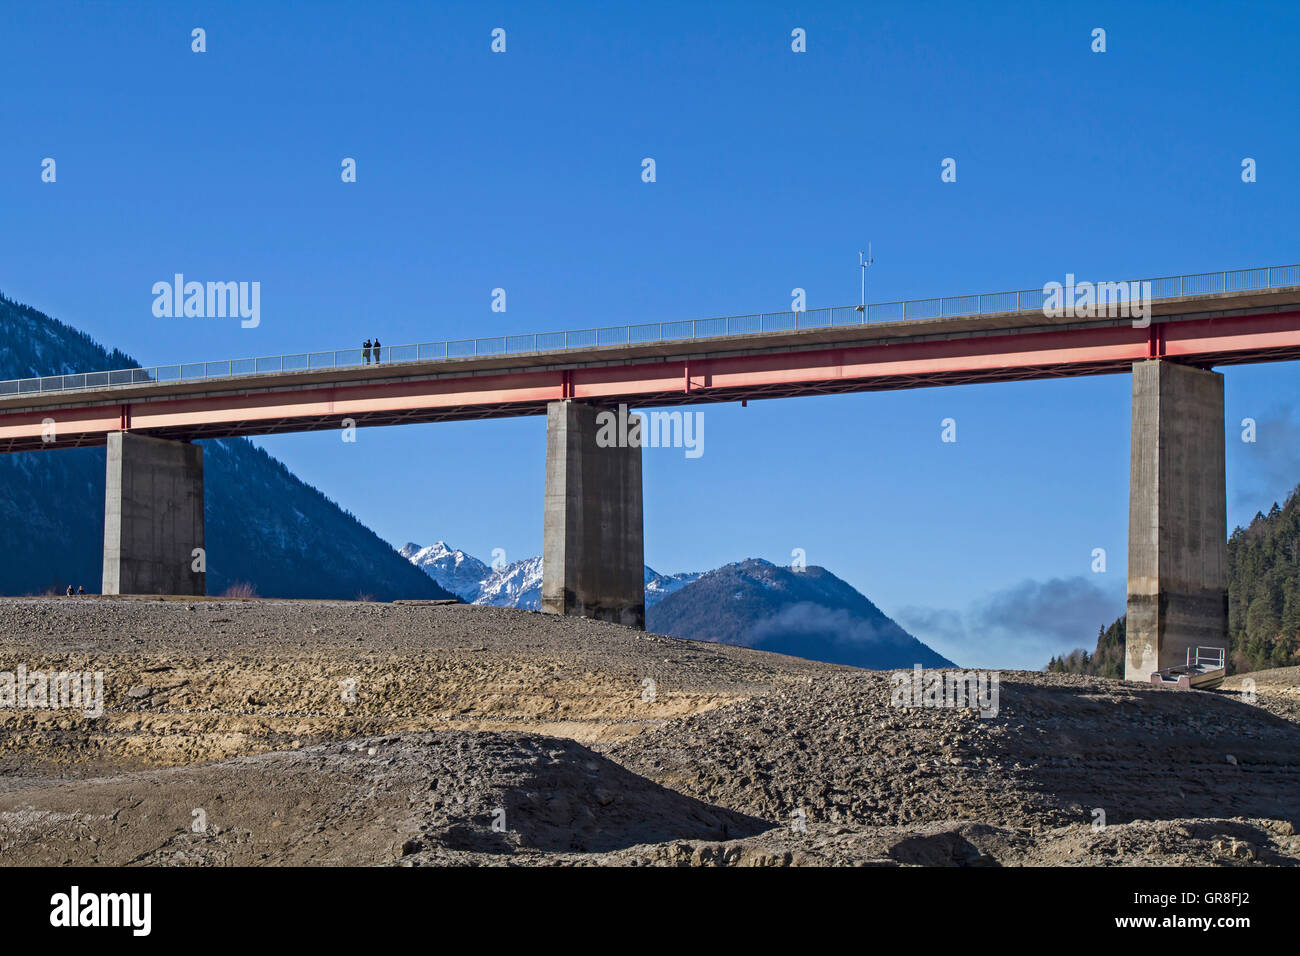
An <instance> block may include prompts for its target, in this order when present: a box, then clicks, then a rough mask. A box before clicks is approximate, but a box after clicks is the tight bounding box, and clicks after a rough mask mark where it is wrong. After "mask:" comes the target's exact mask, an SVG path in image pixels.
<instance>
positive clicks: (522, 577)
mask: <svg viewBox="0 0 1300 956" xmlns="http://www.w3.org/2000/svg"><path fill="white" fill-rule="evenodd" d="M400 551H401V554H402V557H404V558H406V559H407V560H408V561H410V562H411V563H412V564H414V565H415V566H416V567H418V568H421V569H422V570H423V571H424V572H425V574H427V575H429V577H431V578H433V579H434V580H435V581H437V582H438V583H439V584H441V585H442V586H443V587H444V588H446V589H447V590H448V591H451V592H452V593H453V594H455V595H457V596H458V597H460V598H461V599H462V600H465V601H468V602H469V603H471V604H491V605H493V606H495V607H516V608H523V609H525V610H530V611H537V610H541V607H542V559H541V557H540V556H538V557H533V558H525V559H524V560H522V561H515V562H514V563H512V564H507V565H505V566H504V567H501V568H497V569H495V570H494V569H493V568H490V567H488V566H487V565H486V564H484V563H483V562H482V561H480V560H479V559H478V558H476V557H474V556H473V555H470V554H466V553H465V552H464V551H460V550H458V549H456V548H453V547H451V546H450V545H448V544H447V542H445V541H435V542H434V543H433V544H431V545H429V546H428V547H427V548H425V547H421V546H420V545H418V544H415V543H414V542H409V541H408V542H407V543H406V544H405V545H403V546H402V547H401V548H400ZM702 573H703V572H687V573H683V574H660V573H659V572H658V571H656V570H655V569H654V568H651V567H646V569H645V604H646V607H647V608H650V607H653V606H654V605H656V604H658V603H659V602H660V601H661V600H663V599H664V598H665V597H667V596H668V595H670V594H672V593H673V592H674V591H679V590H681V589H682V588H684V587H685V586H686V585H688V584H690V583H691V582H692V581H694V580H695V579H697V578H698V577H700V575H701V574H702Z"/></svg>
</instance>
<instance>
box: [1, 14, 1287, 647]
mask: <svg viewBox="0 0 1300 956" xmlns="http://www.w3.org/2000/svg"><path fill="white" fill-rule="evenodd" d="M988 7H992V9H989V8H988ZM194 27H202V28H203V29H205V30H206V33H207V52H206V53H202V54H198V53H193V52H191V48H190V47H191V30H192V29H193V28H194ZM496 27H501V28H504V29H505V30H506V41H507V47H506V52H505V53H504V54H494V53H492V52H491V50H490V43H491V31H492V30H493V29H494V28H496ZM796 27H801V28H803V29H804V30H805V31H806V33H807V52H806V53H794V52H792V51H791V48H790V44H791V38H790V33H791V30H793V29H794V28H796ZM1096 27H1101V28H1104V29H1105V30H1106V40H1107V51H1106V52H1105V53H1101V54H1098V53H1093V52H1092V51H1091V49H1090V45H1091V42H1092V38H1091V33H1092V30H1093V29H1094V28H1096ZM0 32H2V33H3V35H4V36H5V37H6V39H7V41H8V42H7V43H6V56H5V57H4V58H3V59H2V60H0V115H2V116H3V124H4V130H5V134H6V135H5V145H4V147H3V148H0V210H2V211H3V221H4V228H3V229H0V290H3V291H4V292H5V293H6V294H8V295H10V296H12V297H14V298H16V299H18V300H20V301H24V302H28V303H30V304H32V305H34V306H36V307H38V308H40V309H42V310H43V311H46V312H48V313H50V314H52V315H54V316H56V317H58V318H61V319H63V320H65V321H67V322H70V323H71V324H73V325H75V326H77V327H79V328H82V329H85V330H86V331H88V332H90V333H91V334H92V335H94V336H95V337H96V338H98V339H99V340H100V341H102V342H104V343H105V344H108V345H112V346H117V347H119V348H122V349H123V350H125V351H127V352H129V353H131V354H132V355H134V356H135V357H136V358H138V359H139V360H140V361H141V362H143V363H145V364H157V363H170V362H178V361H191V360H195V359H204V358H207V359H217V358H230V357H241V356H250V355H270V354H277V353H281V352H289V351H301V350H306V349H313V350H314V349H325V348H347V347H353V346H355V345H356V344H358V343H359V341H360V340H361V339H362V338H364V337H366V336H368V335H376V334H377V335H379V336H380V338H382V339H383V341H384V342H385V343H387V344H398V343H403V342H420V341H433V340H440V339H446V338H463V337H469V336H476V335H497V334H506V333H515V332H532V331H546V330H552V329H565V328H583V327H589V326H593V325H611V324H619V323H625V322H626V323H637V322H651V321H660V320H672V319H680V318H694V317H705V316H711V315H727V314H738V313H749V312H755V311H776V310H783V309H788V308H789V307H790V296H791V290H792V289H793V288H795V287H800V288H804V289H806V290H807V296H808V305H809V307H811V308H817V307H820V306H826V305H843V304H851V303H853V302H855V301H856V300H857V297H858V283H859V271H858V268H857V263H858V251H859V249H860V248H862V247H863V245H864V244H865V243H866V241H867V240H868V239H870V240H871V241H872V242H873V243H874V250H875V256H876V263H875V265H874V266H873V267H872V270H871V272H870V274H869V277H868V281H869V291H868V297H869V298H870V299H872V300H873V301H885V300H890V299H897V298H912V297H925V296H932V295H950V294H962V293H968V292H980V291H995V290H1001V289H1015V288H1031V287H1037V286H1041V285H1042V284H1043V283H1044V282H1046V281H1049V280H1053V279H1055V280H1063V279H1064V276H1065V274H1066V273H1067V272H1073V273H1075V274H1076V275H1078V276H1080V277H1081V278H1092V279H1102V278H1132V277H1136V276H1138V275H1142V276H1152V275H1166V274H1177V273H1182V272H1198V271H1208V270H1219V269H1233V268H1242V267H1247V266H1257V265H1278V264H1284V263H1292V262H1296V261H1298V260H1300V243H1297V241H1296V238H1295V232H1296V228H1295V224H1296V222H1297V221H1300V202H1298V200H1297V183H1300V175H1298V174H1297V169H1296V163H1297V157H1298V156H1300V131H1298V130H1297V126H1296V124H1295V122H1294V118H1295V117H1296V116H1297V115H1300V102H1297V101H1298V100H1300V90H1298V87H1297V84H1296V83H1295V75H1296V74H1295V60H1294V51H1295V48H1296V45H1297V42H1298V41H1300V13H1298V12H1297V8H1296V7H1295V6H1294V5H1292V4H1282V3H1277V4H1238V5H1234V6H1232V7H1224V6H1221V5H1210V4H1197V3H1177V4H1174V3H1169V4H1154V3H1153V4H1145V3H1144V4H1140V5H1137V4H1132V3H1115V4H1108V3H1082V4H1052V5H1046V4H1040V3H1026V4H1006V5H983V4H980V5H973V4H956V3H953V4H940V3H934V4H921V3H916V4H912V3H909V4H891V5H878V4H864V3H860V2H855V3H820V4H807V3H789V4H776V3H772V4H767V3H743V4H742V3H737V4H717V5H709V6H708V7H707V8H705V7H704V6H703V5H699V4H692V3H677V4H674V3H653V4H650V3H646V4H637V5H632V4H627V5H624V4H596V3H592V4H580V3H551V4H538V3H520V4H505V3H438V4H423V3H421V4H416V3H411V4H386V3H382V2H375V3H369V4H364V5H358V4H355V3H348V4H344V3H312V4H297V5H288V4H276V3H258V4H252V3H247V4H244V3H221V4H215V3H214V4H201V3H197V4H196V3H156V4H114V5H107V4H103V5H101V4H63V3H42V4H39V5H24V6H21V7H19V6H17V5H12V4H10V5H5V7H4V9H3V12H0ZM45 157H52V158H54V159H55V160H56V162H57V181H56V182H55V183H52V184H51V183H42V182H41V178H40V172H41V161H42V159H43V158H45ZM344 157H353V158H355V159H356V162H357V182H356V183H347V184H345V183H343V182H342V181H341V178H340V163H341V161H342V159H343V158H344ZM644 157H653V158H654V159H655V161H656V166H657V181H656V182H654V183H644V182H642V180H641V161H642V159H643V158H644ZM946 157H952V158H954V159H956V161H957V181H956V182H955V183H943V182H941V181H940V164H941V162H942V160H943V159H944V158H946ZM1245 157H1251V158H1254V159H1255V160H1256V161H1257V164H1258V181H1257V182H1255V183H1250V184H1246V183H1243V182H1242V181H1241V176H1240V172H1241V161H1242V159H1243V158H1245ZM176 272H183V273H185V274H186V276H187V277H190V278H194V279H200V280H208V279H212V280H248V281H259V282H261V285H262V322H261V324H260V326H259V327H257V328H256V329H243V328H241V327H240V325H239V323H238V321H233V320H219V319H159V318H155V317H154V316H153V314H152V311H151V306H152V301H153V297H152V294H151V292H150V290H151V287H152V285H153V283H155V282H157V281H160V280H169V279H170V278H171V276H172V275H173V274H174V273H176ZM498 287H500V288H504V289H506V292H507V311H506V312H505V313H499V312H493V311H492V310H491V307H490V306H491V292H492V290H493V289H494V288H498ZM1296 373H1297V368H1296V366H1295V365H1294V364H1280V365H1275V366H1257V367H1245V368H1230V369H1227V370H1226V377H1227V418H1228V422H1229V425H1230V427H1229V438H1230V439H1231V440H1230V441H1229V443H1228V498H1229V502H1228V504H1229V520H1230V524H1235V523H1238V522H1243V521H1247V520H1249V518H1250V517H1251V516H1252V515H1253V514H1254V512H1255V511H1256V510H1257V509H1260V508H1265V509H1266V508H1267V507H1268V505H1269V504H1270V503H1271V502H1272V501H1273V500H1275V499H1277V498H1279V497H1281V496H1283V495H1284V494H1285V493H1286V491H1287V490H1288V489H1289V488H1290V487H1291V486H1293V485H1294V484H1295V483H1296V482H1297V481H1300V453H1298V452H1297V447H1298V443H1297V441H1296V439H1297V437H1298V436H1300V424H1298V423H1300V412H1297V411H1296V407H1295V406H1296V398H1297V388H1296ZM703 410H704V413H705V421H706V445H705V454H704V455H703V457H701V458H699V459H694V460H687V459H686V458H685V457H684V455H683V454H682V452H681V450H680V449H678V450H671V449H658V450H647V451H646V453H645V454H646V457H645V508H646V557H647V561H648V562H649V563H650V564H651V565H652V566H654V567H656V568H658V569H660V570H664V571H675V570H691V569H701V568H709V567H714V566H717V565H719V564H722V563H725V562H728V561H733V560H738V559H741V558H744V557H747V556H760V557H765V558H768V559H769V560H772V561H776V562H779V563H789V561H790V553H791V551H792V549H794V548H803V549H804V550H805V552H806V553H807V558H808V561H809V563H811V564H819V565H823V566H825V567H827V568H829V569H830V570H832V571H833V572H835V573H836V574H838V575H840V576H841V577H843V578H845V579H846V580H847V581H849V582H850V583H851V584H853V585H854V586H856V587H857V588H859V589H860V590H862V591H863V592H864V593H866V594H867V595H868V596H869V597H870V598H872V599H873V600H874V601H875V602H876V603H878V604H879V605H880V606H881V607H882V608H883V609H884V610H885V611H886V612H887V613H890V614H891V615H895V616H897V617H898V618H899V620H900V622H902V623H903V624H904V625H905V626H908V627H909V628H910V629H912V630H913V631H914V633H916V634H917V636H919V637H921V638H922V639H925V640H927V641H929V642H930V643H931V644H933V646H935V648H936V649H938V650H939V651H941V652H942V653H944V654H947V655H948V656H950V657H952V658H953V659H955V660H957V661H959V662H960V663H963V664H967V665H978V666H1032V667H1036V666H1041V664H1042V663H1043V662H1044V661H1045V660H1046V658H1047V657H1048V656H1050V655H1051V654H1053V653H1059V652H1062V651H1065V650H1068V649H1070V648H1071V647H1074V646H1079V645H1086V646H1089V647H1090V646H1091V644H1092V641H1093V640H1094V638H1095V635H1096V630H1097V627H1098V626H1099V625H1101V624H1103V623H1108V622H1109V621H1110V620H1111V619H1113V618H1114V617H1115V616H1116V615H1117V614H1118V613H1120V612H1121V610H1122V605H1123V590H1124V573H1125V568H1124V565H1125V548H1126V537H1127V476H1128V472H1127V459H1128V441H1129V433H1128V420H1129V418H1128V416H1129V379H1128V377H1127V376H1109V377H1100V378H1092V379H1074V380H1068V381H1056V382H1042V383H1028V384H1004V385H990V386H979V387H967V388H956V389H926V390H918V391H911V392H901V393H884V394H874V395H855V396H839V397H828V398H809V399H795V400H783V401H768V402H754V403H750V404H749V406H748V407H747V408H740V407H739V406H736V405H719V406H707V407H705V408H704V409H703ZM1246 416H1251V417H1255V418H1256V419H1258V420H1259V422H1260V431H1259V440H1258V442H1257V443H1256V444H1255V445H1246V444H1243V443H1242V442H1240V441H1239V440H1236V437H1235V436H1236V435H1237V433H1238V432H1239V429H1237V428H1235V427H1234V423H1236V422H1238V421H1240V420H1241V418H1243V417H1246ZM945 417H952V418H955V419H956V420H957V423H958V441H957V442H956V443H955V444H943V443H941V442H940V440H939V438H940V425H939V423H940V421H941V420H942V419H943V418H945ZM544 437H545V424H544V421H543V420H542V419H522V420H512V421H498V422H483V423H461V424H448V425H427V426H408V427H405V428H401V429H383V430H366V431H363V432H361V433H360V436H359V440H358V442H357V443H356V444H344V443H342V442H341V441H340V440H339V436H338V435H335V434H310V435H297V436H282V437H275V438H269V439H265V440H261V444H263V445H264V446H265V447H266V448H267V449H268V450H269V451H271V452H272V453H273V454H275V455H277V456H279V457H280V458H282V459H283V460H284V461H285V462H286V463H287V464H288V465H289V466H290V467H291V468H293V469H294V470H295V471H296V472H297V473H298V474H299V475H301V476H302V477H303V478H304V479H306V480H307V481H309V482H311V483H313V484H315V485H317V486H318V487H320V488H321V489H322V490H323V491H325V492H326V493H327V494H329V495H330V496H331V497H332V498H334V499H335V500H336V501H338V502H339V503H340V504H342V505H343V506H344V507H346V508H348V509H349V510H351V511H352V512H354V513H355V514H357V515H358V516H359V517H360V518H361V519H362V520H363V521H365V522H366V523H368V524H369V525H370V526H371V527H373V528H374V529H375V530H376V531H377V532H378V533H379V534H380V535H382V536H383V537H385V538H386V539H388V540H390V541H392V542H394V543H395V544H398V545H400V544H402V543H403V542H405V541H407V540H414V541H417V542H420V543H425V544H427V543H430V542H432V541H433V540H435V539H438V538H442V539H445V540H447V541H449V542H451V543H452V544H454V545H455V546H458V547H461V548H464V549H465V550H467V551H470V552H471V553H474V554H476V555H478V556H480V557H483V558H485V559H487V558H489V557H490V555H491V552H492V549H493V548H498V547H499V548H503V549H505V552H506V555H507V557H508V558H509V559H512V560H513V559H515V558H520V557H526V556H529V555H532V554H536V553H538V551H539V550H540V546H541V535H542V510H541V502H542V480H543V450H544ZM1097 547H1102V548H1105V549H1106V550H1107V571H1106V573H1105V574H1093V573H1092V572H1091V570H1090V565H1091V562H1092V551H1093V549H1094V548H1097Z"/></svg>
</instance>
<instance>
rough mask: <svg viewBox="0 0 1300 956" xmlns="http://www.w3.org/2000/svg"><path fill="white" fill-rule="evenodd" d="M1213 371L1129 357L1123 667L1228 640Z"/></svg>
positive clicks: (1142, 673)
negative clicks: (1129, 440)
mask: <svg viewBox="0 0 1300 956" xmlns="http://www.w3.org/2000/svg"><path fill="white" fill-rule="evenodd" d="M1227 588H1228V528H1227V492H1226V482H1225V478H1224V430H1223V376H1222V375H1220V374H1219V373H1218V372H1211V371H1204V370H1202V369H1197V368H1191V367H1189V366H1186V365H1177V364H1175V363H1173V362H1169V361H1165V360H1163V359H1153V360H1150V361H1144V362H1136V363H1134V365H1133V430H1132V450H1131V457H1130V460H1129V531H1128V623H1127V640H1126V645H1127V646H1126V649H1125V659H1124V676H1125V678H1126V679H1128V680H1139V681H1146V680H1149V679H1150V677H1151V673H1152V672H1153V671H1156V670H1159V669H1162V668H1165V667H1169V666H1171V665H1173V664H1181V663H1184V662H1185V661H1186V658H1187V649H1188V648H1189V647H1197V646H1202V647H1223V648H1226V647H1227V646H1228V590H1227Z"/></svg>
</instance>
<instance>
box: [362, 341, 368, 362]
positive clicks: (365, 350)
mask: <svg viewBox="0 0 1300 956" xmlns="http://www.w3.org/2000/svg"><path fill="white" fill-rule="evenodd" d="M361 355H362V356H363V357H364V358H365V360H366V364H367V365H369V364H370V340H369V339H366V341H365V343H364V344H363V345H362V346H361Z"/></svg>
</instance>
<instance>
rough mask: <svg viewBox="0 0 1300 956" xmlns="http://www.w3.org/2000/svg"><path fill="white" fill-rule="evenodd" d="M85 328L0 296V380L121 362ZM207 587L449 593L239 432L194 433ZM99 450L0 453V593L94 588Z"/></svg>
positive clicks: (124, 361) (215, 590)
mask: <svg viewBox="0 0 1300 956" xmlns="http://www.w3.org/2000/svg"><path fill="white" fill-rule="evenodd" d="M135 366H136V363H135V362H134V361H132V360H131V359H130V358H129V357H127V356H126V355H123V354H122V353H121V352H118V351H111V352H110V351H107V350H105V349H103V348H102V347H100V346H99V345H97V344H96V343H95V342H94V341H93V340H92V339H91V338H90V337H89V336H87V335H85V334H84V333H82V332H78V331H77V330H76V329H73V328H71V327H69V326H67V325H65V324H64V323H62V322H58V321H56V320H54V319H51V318H50V317H49V316H46V315H44V314H43V313H41V312H38V311H36V310H35V309H32V308H30V307H27V306H23V305H18V304H17V303H14V302H12V301H10V300H8V299H6V298H4V297H3V296H0V380H3V379H11V378H26V377H32V376H37V375H52V374H57V373H67V372H74V371H75V372H87V371H101V370H104V369H113V368H132V367H135ZM202 445H203V448H204V451H203V455H204V496H205V503H204V520H205V522H206V525H207V527H206V535H205V537H206V541H205V544H206V546H207V552H208V592H209V593H210V594H220V593H221V592H222V591H224V590H225V589H226V588H227V587H229V586H230V585H231V584H233V583H235V582H241V581H246V582H249V583H251V584H252V585H253V586H254V587H255V588H256V590H257V593H258V594H260V595H261V596H263V597H303V598H347V599H351V598H355V597H357V596H358V595H359V594H369V595H371V596H372V597H374V598H376V599H378V600H391V599H393V598H399V597H407V598H449V597H451V595H450V594H449V593H448V592H447V591H445V590H443V589H442V588H441V587H440V586H439V585H438V584H437V583H436V582H435V581H433V580H432V579H431V578H430V577H429V576H428V575H426V574H424V573H423V572H421V571H420V570H419V569H418V568H416V567H414V566H413V565H412V564H411V563H410V562H409V561H407V560H405V559H404V558H403V557H402V556H401V555H400V554H398V553H397V551H396V550H394V549H393V548H392V547H391V546H390V545H388V544H387V543H386V542H384V541H383V540H381V539H380V538H379V537H378V536H377V535H376V534H375V533H374V532H372V531H371V530H370V529H368V528H366V527H365V526H364V525H363V524H361V522H359V521H357V519H356V518H354V517H353V516H352V515H350V514H348V513H347V512H345V511H343V510H341V509H340V508H339V507H338V506H337V505H335V504H334V503H333V502H331V501H330V500H329V499H328V498H326V497H325V496H324V495H322V494H321V493H320V492H319V491H317V490H316V489H315V488H312V487H311V486H310V485H307V484H304V483H303V482H302V481H300V480H299V479H298V478H296V477H294V475H293V474H292V473H291V472H290V471H289V470H288V469H287V468H285V467H284V465H282V464H280V462H278V461H276V460H275V459H274V458H272V457H271V456H270V455H268V454H266V452H264V451H262V450H261V449H260V448H257V447H255V446H254V445H253V444H252V443H251V442H249V441H247V440H245V439H242V438H241V439H228V440H222V441H205V442H202ZM103 542H104V450H103V449H102V448H86V449H66V450H65V449H58V450H50V451H45V452H25V453H20V454H13V455H0V593H2V594H26V593H31V592H40V591H44V590H46V589H47V588H62V587H63V586H64V585H67V584H69V583H70V584H73V585H77V584H82V585H84V586H85V587H86V590H87V591H91V592H95V591H98V590H99V585H100V575H101V571H102V566H101V560H102V551H103Z"/></svg>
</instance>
